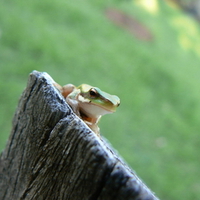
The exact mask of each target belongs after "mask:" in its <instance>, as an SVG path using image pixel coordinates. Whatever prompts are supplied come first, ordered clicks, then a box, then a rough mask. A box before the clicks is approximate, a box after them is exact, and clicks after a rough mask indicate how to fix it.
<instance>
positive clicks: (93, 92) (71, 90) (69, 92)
mask: <svg viewBox="0 0 200 200" xmlns="http://www.w3.org/2000/svg"><path fill="white" fill-rule="evenodd" d="M56 87H57V88H58V89H59V90H60V92H61V94H62V95H63V97H64V98H65V100H66V102H67V103H68V104H69V105H70V107H71V108H72V110H73V111H74V113H75V114H76V115H77V116H78V117H79V118H81V119H82V120H83V121H84V122H85V124H86V125H87V126H88V127H89V128H90V129H91V130H92V131H94V132H95V133H96V134H97V135H98V136H99V137H100V129H99V126H98V123H99V120H100V119H101V117H102V116H103V115H105V114H109V113H114V112H115V111H116V109H117V107H118V106H119V105H120V99H119V97H118V96H116V95H111V94H109V93H106V92H104V91H102V90H101V89H99V88H98V87H93V86H91V85H88V84H81V85H80V86H78V87H76V86H75V85H73V84H67V85H64V86H60V85H59V84H56Z"/></svg>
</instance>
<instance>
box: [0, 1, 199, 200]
mask: <svg viewBox="0 0 200 200" xmlns="http://www.w3.org/2000/svg"><path fill="white" fill-rule="evenodd" d="M134 2H135V3H133V2H131V1H124V2H120V1H114V0H112V1H109V2H107V1H89V0H86V1H74V2H67V1H63V0H57V1H46V0H43V1H39V0H36V1H14V2H12V1H1V3H0V96H1V98H0V111H1V115H0V129H1V132H0V138H1V140H0V149H3V148H4V146H5V143H6V140H7V139H8V136H9V133H10V130H11V121H12V117H13V114H14V112H15V108H16V107H17V102H18V99H19V97H20V94H21V93H22V91H23V89H24V88H25V86H26V82H27V79H28V74H29V73H30V72H31V71H32V70H38V71H46V72H48V73H49V74H50V75H51V76H52V77H53V78H54V80H55V81H57V82H58V83H60V84H61V85H64V84H66V83H73V84H75V85H79V84H81V83H88V84H91V85H94V86H98V87H100V88H102V89H103V90H105V91H107V92H109V93H111V94H116V95H118V96H119V97H120V98H121V106H120V107H119V109H118V111H117V112H116V113H115V114H113V115H107V116H105V117H103V118H102V120H101V123H100V127H101V132H102V134H103V135H104V136H105V137H106V138H108V139H109V141H110V142H111V143H112V144H113V146H114V147H115V148H116V149H117V150H118V152H119V153H120V154H121V155H122V156H123V157H124V159H125V160H126V161H127V162H128V163H129V165H130V166H131V167H132V168H133V169H134V170H135V171H136V173H137V174H138V176H139V177H141V178H142V179H143V180H144V182H145V183H146V184H147V185H148V186H149V187H150V188H151V189H152V190H153V191H155V192H156V194H157V196H158V197H159V198H160V199H165V200H172V199H174V200H176V199H182V200H188V199H190V200H194V199H198V197H199V190H200V182H199V177H200V171H199V168H200V161H199V156H198V153H199V144H200V137H199V130H200V124H199V120H200V115H199V113H200V92H199V87H200V79H199V74H200V67H199V61H200V57H199V56H200V52H199V49H200V48H199V47H200V39H199V34H200V29H199V25H198V24H197V23H195V22H194V21H193V20H192V19H190V18H189V17H187V16H185V15H184V14H182V13H181V12H180V11H178V10H176V9H173V8H170V7H169V6H168V5H165V3H164V2H163V1H159V3H158V5H157V11H154V12H149V11H147V10H146V9H145V8H144V7H143V6H141V5H139V4H138V3H137V2H138V1H134ZM139 2H142V1H139ZM154 2H157V1H154ZM108 7H116V8H118V9H120V10H123V11H124V12H126V13H128V14H130V15H132V16H133V17H134V18H137V19H138V20H139V21H141V22H142V23H143V24H145V25H146V26H147V27H148V28H149V29H150V30H151V32H152V34H153V35H154V39H153V40H152V41H149V42H144V41H139V40H137V38H135V37H134V36H132V35H131V34H129V33H128V32H127V31H126V30H123V29H121V28H119V27H117V26H115V25H114V24H112V23H111V22H109V21H108V20H107V19H106V17H105V9H106V8H108ZM113 124H114V126H113Z"/></svg>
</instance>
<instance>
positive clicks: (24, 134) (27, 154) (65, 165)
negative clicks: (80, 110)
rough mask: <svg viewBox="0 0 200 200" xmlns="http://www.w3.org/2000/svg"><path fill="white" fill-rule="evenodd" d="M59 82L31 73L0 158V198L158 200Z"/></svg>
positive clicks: (22, 199)
mask: <svg viewBox="0 0 200 200" xmlns="http://www.w3.org/2000/svg"><path fill="white" fill-rule="evenodd" d="M53 82H54V81H53V79H52V78H51V77H50V76H49V75H48V74H47V73H40V72H37V71H34V72H32V73H31V74H30V77H29V80H28V84H27V87H26V89H25V90H24V92H23V94H22V96H21V99H20V101H19V105H18V108H17V110H16V113H15V116H14V119H13V128H12V132H11V135H10V138H9V141H8V143H7V145H6V148H5V150H4V151H3V152H2V154H1V157H0V200H25V199H26V200H47V199H49V200H50V199H53V200H65V199H69V200H80V199H81V200H93V199H102V200H107V199H109V200H110V199H113V200H118V199H121V200H129V199H135V200H136V199H137V200H156V199H157V198H156V197H155V196H154V194H153V193H152V192H151V191H150V190H149V189H148V188H147V187H146V186H145V185H144V184H143V183H142V181H141V180H140V179H139V178H138V177H137V176H136V175H135V174H134V172H132V171H131V170H130V169H129V168H128V167H127V166H126V165H125V164H124V163H123V162H122V161H121V160H120V158H119V157H118V156H117V155H116V154H115V153H113V151H112V150H111V149H110V148H109V147H108V146H107V145H106V143H105V141H104V140H103V139H100V138H99V137H97V136H96V135H95V133H93V132H92V131H91V130H90V129H89V128H88V127H87V126H86V125H85V124H84V123H83V122H82V120H80V119H79V118H78V117H77V116H76V115H75V114H74V113H73V112H72V110H71V109H70V107H69V106H68V104H67V103H66V102H65V100H64V98H63V97H62V96H61V95H60V93H59V92H58V91H57V90H56V88H55V87H54V86H53Z"/></svg>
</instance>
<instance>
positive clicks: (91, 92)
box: [89, 88, 99, 98]
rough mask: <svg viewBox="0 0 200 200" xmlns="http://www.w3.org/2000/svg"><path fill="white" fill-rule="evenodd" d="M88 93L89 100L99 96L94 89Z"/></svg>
mask: <svg viewBox="0 0 200 200" xmlns="http://www.w3.org/2000/svg"><path fill="white" fill-rule="evenodd" d="M89 93H90V97H91V98H96V97H98V96H99V93H98V92H97V91H96V90H95V89H94V88H91V89H90V91H89Z"/></svg>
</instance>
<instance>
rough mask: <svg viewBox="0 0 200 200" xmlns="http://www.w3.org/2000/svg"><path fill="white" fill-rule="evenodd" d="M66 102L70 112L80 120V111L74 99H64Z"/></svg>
mask: <svg viewBox="0 0 200 200" xmlns="http://www.w3.org/2000/svg"><path fill="white" fill-rule="evenodd" d="M66 102H67V103H68V104H69V105H70V107H71V108H72V110H73V111H74V113H75V114H76V115H77V116H78V117H80V118H81V114H80V111H79V110H80V109H79V103H78V101H77V100H76V99H70V98H68V97H67V98H66Z"/></svg>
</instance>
